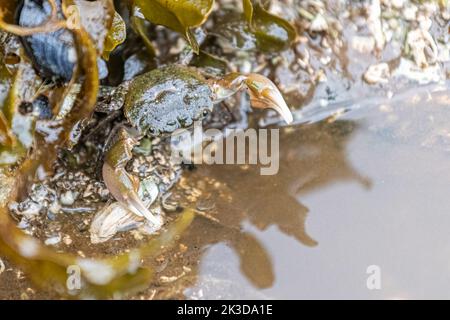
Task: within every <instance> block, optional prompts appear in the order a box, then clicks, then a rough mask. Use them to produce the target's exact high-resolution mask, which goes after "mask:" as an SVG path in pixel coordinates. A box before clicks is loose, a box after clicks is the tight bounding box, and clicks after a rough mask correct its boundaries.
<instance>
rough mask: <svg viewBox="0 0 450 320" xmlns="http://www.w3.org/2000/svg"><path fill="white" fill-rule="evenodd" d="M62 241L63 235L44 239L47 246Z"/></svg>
mask: <svg viewBox="0 0 450 320" xmlns="http://www.w3.org/2000/svg"><path fill="white" fill-rule="evenodd" d="M60 242H61V235H57V236H54V237H50V238H48V239H46V240H45V241H44V243H45V245H47V246H54V245H56V244H58V243H60Z"/></svg>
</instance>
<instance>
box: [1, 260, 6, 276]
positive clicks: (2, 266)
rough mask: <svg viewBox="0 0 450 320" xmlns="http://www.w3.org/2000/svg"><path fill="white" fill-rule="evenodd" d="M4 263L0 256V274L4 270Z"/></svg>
mask: <svg viewBox="0 0 450 320" xmlns="http://www.w3.org/2000/svg"><path fill="white" fill-rule="evenodd" d="M5 269H6V267H5V263H4V262H3V260H2V259H1V258H0V274H2V273H3V272H5Z"/></svg>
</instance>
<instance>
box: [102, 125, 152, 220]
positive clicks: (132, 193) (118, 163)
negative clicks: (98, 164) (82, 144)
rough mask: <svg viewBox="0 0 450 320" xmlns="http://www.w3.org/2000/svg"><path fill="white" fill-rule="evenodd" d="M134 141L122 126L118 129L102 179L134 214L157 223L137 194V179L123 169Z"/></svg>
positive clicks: (129, 156)
mask: <svg viewBox="0 0 450 320" xmlns="http://www.w3.org/2000/svg"><path fill="white" fill-rule="evenodd" d="M136 143H137V141H136V140H135V139H134V138H133V137H131V136H130V135H129V134H128V133H127V132H126V130H125V129H124V128H121V129H120V130H119V132H118V136H117V139H116V142H115V143H114V144H113V145H112V147H111V148H110V149H109V151H108V152H107V154H106V157H105V162H104V163H103V168H102V175H103V180H104V181H105V184H106V187H107V188H108V190H109V191H110V192H111V194H112V195H113V196H114V198H115V199H116V200H117V201H119V202H120V203H121V204H123V205H124V206H125V207H126V208H128V209H129V210H130V211H131V212H133V213H134V214H136V215H138V216H144V217H145V218H146V219H147V220H149V221H150V222H151V223H153V224H155V225H159V224H160V221H159V220H158V219H157V218H156V217H155V216H154V215H153V214H152V213H151V212H150V211H149V210H148V209H147V208H146V207H145V205H144V204H143V203H142V200H141V199H140V198H139V196H138V194H137V190H138V188H139V180H138V179H137V178H136V177H134V176H132V175H130V174H129V173H128V172H127V171H126V170H125V165H126V164H127V162H128V161H129V160H130V159H131V156H132V155H131V150H132V149H133V146H134V145H135V144H136Z"/></svg>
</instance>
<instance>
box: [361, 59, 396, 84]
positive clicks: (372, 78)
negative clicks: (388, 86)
mask: <svg viewBox="0 0 450 320" xmlns="http://www.w3.org/2000/svg"><path fill="white" fill-rule="evenodd" d="M389 77H390V71H389V66H388V64H387V63H385V62H382V63H379V64H374V65H371V66H370V67H369V68H368V69H367V71H366V72H365V73H364V80H365V81H366V82H367V83H369V84H376V83H388V82H389Z"/></svg>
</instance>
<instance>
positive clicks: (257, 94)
mask: <svg viewBox="0 0 450 320" xmlns="http://www.w3.org/2000/svg"><path fill="white" fill-rule="evenodd" d="M244 83H245V85H246V87H247V89H248V90H247V91H248V93H249V95H250V103H251V105H252V107H254V108H260V109H267V108H270V109H274V110H275V111H277V112H278V113H279V114H280V116H281V117H282V118H283V119H284V121H286V123H287V124H290V123H292V121H293V117H292V113H291V110H289V107H288V106H287V104H286V102H285V101H284V98H283V96H282V95H281V92H280V90H278V88H277V86H276V85H275V84H274V83H273V82H272V81H271V80H269V79H268V78H266V77H264V76H262V75H260V74H257V73H250V74H249V75H247V77H246V79H245V80H244Z"/></svg>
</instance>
